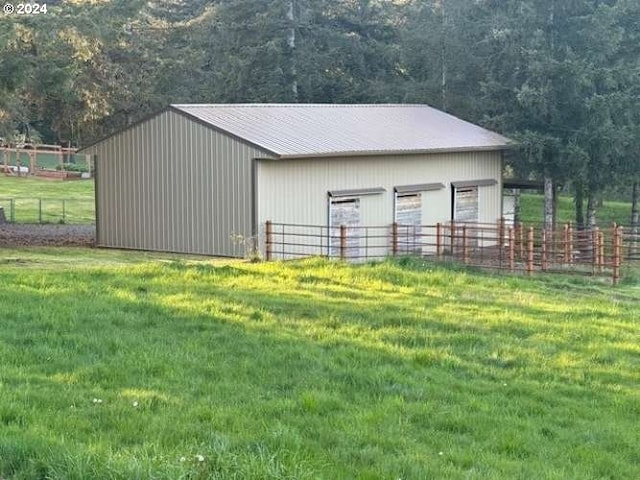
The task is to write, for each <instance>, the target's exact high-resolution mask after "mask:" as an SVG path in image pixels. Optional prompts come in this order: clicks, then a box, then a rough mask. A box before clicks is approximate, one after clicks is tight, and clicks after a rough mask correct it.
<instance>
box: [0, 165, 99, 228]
mask: <svg viewBox="0 0 640 480" xmlns="http://www.w3.org/2000/svg"><path fill="white" fill-rule="evenodd" d="M10 199H13V208H14V217H15V221H16V222H18V223H37V222H39V221H42V222H49V223H57V222H60V221H64V222H65V223H94V222H95V208H94V202H95V200H94V183H93V180H76V181H64V182H62V181H57V180H47V179H42V178H34V177H7V176H5V175H0V206H2V207H4V210H5V216H6V217H7V218H9V217H10V209H11V203H12V200H10ZM63 200H64V203H63Z"/></svg>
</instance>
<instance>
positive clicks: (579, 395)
mask: <svg viewBox="0 0 640 480" xmlns="http://www.w3.org/2000/svg"><path fill="white" fill-rule="evenodd" d="M0 273H1V275H2V278H3V282H2V284H0V305H2V328H0V365H2V369H0V394H1V395H0V429H2V432H3V433H2V435H0V477H5V478H29V479H31V478H52V479H63V478H64V479H85V478H167V479H168V478H172V479H173V478H221V479H222V478H247V479H249V478H274V479H275V478H278V479H279V478H309V479H311V478H313V479H316V478H326V479H341V478H342V479H351V478H362V479H366V478H390V479H397V478H403V479H423V478H460V479H462V478H482V479H484V478H487V479H488V478H537V479H545V478H549V479H550V478H563V479H564V478H575V479H591V478H593V479H596V478H638V477H639V476H640V467H639V465H640V461H639V460H640V457H639V456H638V449H637V444H638V441H639V440H640V434H639V433H638V429H637V428H635V425H636V424H637V423H638V421H639V420H640V407H639V405H640V402H639V401H638V400H640V398H639V394H638V390H637V383H638V372H639V371H640V369H639V367H640V355H639V353H640V347H638V343H637V338H638V334H639V333H640V327H639V325H638V318H637V313H638V311H640V308H639V307H640V304H639V301H638V294H639V293H640V290H639V289H638V286H637V285H635V284H631V283H628V284H626V285H623V286H621V287H618V288H616V289H612V288H611V287H607V286H604V285H600V284H598V283H590V282H587V281H585V280H583V279H574V278H565V277H553V278H533V279H525V278H514V277H511V278H503V277H494V276H490V275H487V274H480V273H470V272H466V271H455V270H451V269H447V268H445V267H442V266H434V265H430V264H423V263H421V262H417V261H412V260H405V261H404V262H403V263H402V264H398V263H393V262H386V263H380V264H375V265H360V266H346V265H342V264H338V263H332V262H327V261H321V260H315V259H311V260H307V261H302V262H294V263H287V264H281V263H269V264H247V263H239V262H229V261H227V262H216V261H211V260H202V259H197V258H186V257H173V256H171V255H157V256H156V255H150V254H144V255H140V254H137V253H123V252H109V251H107V252H105V251H93V250H48V249H41V250H11V251H7V250H0Z"/></svg>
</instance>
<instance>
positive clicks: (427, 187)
mask: <svg viewBox="0 0 640 480" xmlns="http://www.w3.org/2000/svg"><path fill="white" fill-rule="evenodd" d="M443 188H445V187H444V183H420V184H417V185H401V186H399V187H395V188H394V190H395V191H396V193H419V192H430V191H433V190H442V189H443Z"/></svg>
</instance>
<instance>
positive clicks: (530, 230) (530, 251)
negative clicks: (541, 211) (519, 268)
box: [527, 227, 533, 274]
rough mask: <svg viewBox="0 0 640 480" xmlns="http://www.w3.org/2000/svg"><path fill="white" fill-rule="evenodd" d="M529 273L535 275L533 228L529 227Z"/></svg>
mask: <svg viewBox="0 0 640 480" xmlns="http://www.w3.org/2000/svg"><path fill="white" fill-rule="evenodd" d="M527 273H528V274H531V273H533V227H529V235H528V236H527Z"/></svg>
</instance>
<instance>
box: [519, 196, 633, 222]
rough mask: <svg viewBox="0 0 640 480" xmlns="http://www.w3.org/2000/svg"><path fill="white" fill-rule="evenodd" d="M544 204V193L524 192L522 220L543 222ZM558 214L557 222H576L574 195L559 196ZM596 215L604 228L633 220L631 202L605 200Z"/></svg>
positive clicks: (521, 205)
mask: <svg viewBox="0 0 640 480" xmlns="http://www.w3.org/2000/svg"><path fill="white" fill-rule="evenodd" d="M543 205H544V197H543V196H542V195H537V194H523V195H522V197H521V203H520V207H521V215H522V222H523V223H525V224H539V223H542V222H543V219H544V217H543ZM585 209H586V205H585ZM585 213H586V210H585ZM557 216H558V219H557V222H558V224H560V225H561V224H564V223H567V222H571V223H574V224H575V223H576V213H575V206H574V203H573V197H566V196H560V197H558V211H557ZM596 217H597V221H598V225H600V226H601V227H603V228H608V227H611V225H613V223H614V222H615V223H617V224H618V225H629V223H630V221H631V203H625V202H614V201H609V200H605V201H604V205H603V206H602V207H599V208H598V209H597V211H596Z"/></svg>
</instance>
